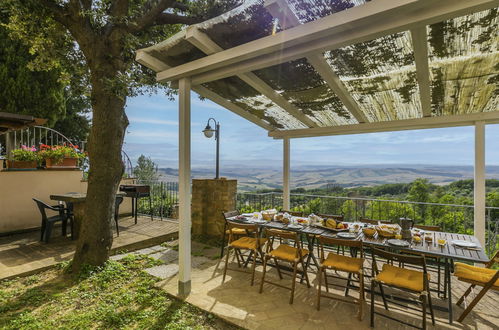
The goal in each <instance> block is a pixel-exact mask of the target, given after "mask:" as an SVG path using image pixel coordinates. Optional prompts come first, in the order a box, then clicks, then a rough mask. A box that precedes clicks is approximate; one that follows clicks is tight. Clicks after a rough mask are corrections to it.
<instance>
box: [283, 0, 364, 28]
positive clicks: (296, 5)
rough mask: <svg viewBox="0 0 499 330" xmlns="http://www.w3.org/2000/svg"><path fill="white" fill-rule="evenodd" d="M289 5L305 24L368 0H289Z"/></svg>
mask: <svg viewBox="0 0 499 330" xmlns="http://www.w3.org/2000/svg"><path fill="white" fill-rule="evenodd" d="M367 1H369V0H367ZM287 3H288V4H289V7H290V8H291V10H292V11H293V13H294V14H295V15H296V16H297V17H298V19H299V20H300V22H301V23H302V24H303V23H307V22H311V21H315V20H316V19H318V18H321V17H324V16H327V15H331V14H334V13H337V12H340V11H343V10H346V9H349V8H352V7H355V6H359V5H362V4H364V3H366V0H287Z"/></svg>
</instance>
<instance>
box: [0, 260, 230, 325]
mask: <svg viewBox="0 0 499 330" xmlns="http://www.w3.org/2000/svg"><path fill="white" fill-rule="evenodd" d="M157 264H158V261H157V260H155V259H152V258H150V257H147V256H144V255H128V256H126V257H125V258H123V259H121V260H119V261H112V260H110V261H108V262H107V263H106V264H105V265H104V266H103V267H98V268H96V267H85V268H84V269H83V270H82V272H81V273H80V274H79V276H78V278H77V279H75V278H74V277H72V276H70V275H69V274H67V273H66V272H65V267H64V266H67V264H64V265H63V266H61V267H57V268H54V269H51V270H48V271H45V272H42V273H39V274H37V275H32V276H29V277H24V278H17V279H14V280H6V281H1V282H0V329H54V328H57V329H88V328H98V329H103V328H106V329H122V328H125V329H131V328H134V329H135V328H139V329H187V328H189V329H236V327H234V326H233V325H230V324H228V323H225V322H224V321H222V320H221V319H219V318H217V317H215V316H213V315H212V314H210V313H206V312H204V311H202V310H200V309H198V308H196V307H194V306H192V305H190V304H187V303H185V302H182V301H180V300H177V299H175V298H172V297H171V296H169V295H168V294H167V293H166V292H164V291H163V290H161V289H159V288H156V287H155V286H154V284H155V282H157V281H158V279H156V278H155V277H153V276H151V275H149V274H147V273H146V272H144V271H143V269H144V268H148V267H152V266H154V265H157Z"/></svg>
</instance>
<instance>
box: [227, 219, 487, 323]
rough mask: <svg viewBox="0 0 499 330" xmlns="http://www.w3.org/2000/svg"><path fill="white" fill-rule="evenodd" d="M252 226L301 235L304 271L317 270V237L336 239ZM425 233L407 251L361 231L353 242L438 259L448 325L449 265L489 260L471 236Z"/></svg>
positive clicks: (272, 224) (314, 230)
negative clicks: (306, 252)
mask: <svg viewBox="0 0 499 330" xmlns="http://www.w3.org/2000/svg"><path fill="white" fill-rule="evenodd" d="M230 221H235V222H243V223H251V222H252V221H251V219H250V218H247V219H246V220H240V219H237V217H233V218H230ZM255 224H256V225H257V226H258V227H259V228H273V229H281V230H288V231H293V232H298V233H301V234H304V235H305V236H306V237H307V241H308V249H309V251H310V253H309V256H308V258H307V262H306V267H307V268H308V266H309V264H310V261H311V260H312V261H313V262H314V264H315V265H316V266H317V267H318V262H317V259H316V257H315V255H314V252H313V251H314V244H315V241H316V237H317V236H318V235H326V236H330V237H337V236H336V233H335V232H333V231H330V230H327V229H323V228H318V227H314V226H303V227H302V228H289V227H288V225H287V224H284V223H282V222H277V221H269V222H265V223H255ZM351 225H353V224H352V223H349V227H350V226H351ZM425 232H426V233H429V235H431V237H432V240H431V242H429V241H425V240H424V239H422V241H421V243H414V242H411V245H410V246H409V247H399V246H393V245H390V244H389V243H388V239H387V238H381V237H379V236H378V235H377V234H376V235H375V236H374V237H368V236H366V235H364V233H363V232H362V231H360V232H359V233H358V235H357V238H356V239H357V240H362V242H363V243H364V244H365V245H366V247H369V246H374V247H378V248H379V247H381V248H385V249H386V248H389V249H391V250H395V251H400V252H409V253H419V254H422V255H424V256H425V257H436V258H438V259H441V260H443V261H444V272H445V283H444V290H446V297H447V302H448V313H449V323H450V324H452V321H453V320H452V318H453V310H452V294H451V292H452V286H451V283H452V281H451V271H452V269H451V268H452V265H453V262H454V261H455V260H460V261H465V262H473V263H483V264H485V263H487V262H489V258H488V256H487V254H486V253H485V251H484V249H483V248H482V247H481V244H480V242H479V241H478V239H477V238H476V237H474V236H472V235H464V234H456V233H447V232H430V231H425ZM439 239H445V240H446V244H445V245H444V246H440V245H439V244H438V240H439ZM454 240H463V241H467V242H472V243H475V244H476V245H477V247H476V248H473V249H466V248H461V247H458V246H456V245H454V244H452V241H454Z"/></svg>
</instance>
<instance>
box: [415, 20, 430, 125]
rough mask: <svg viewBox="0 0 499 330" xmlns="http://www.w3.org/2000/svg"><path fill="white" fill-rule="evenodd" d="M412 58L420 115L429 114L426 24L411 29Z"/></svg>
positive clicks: (426, 115) (428, 115)
mask: <svg viewBox="0 0 499 330" xmlns="http://www.w3.org/2000/svg"><path fill="white" fill-rule="evenodd" d="M411 37H412V47H413V49H414V60H415V62H416V78H417V80H418V85H419V98H420V102H421V112H422V117H430V116H431V82H430V66H429V64H428V41H427V36H426V26H421V27H417V28H414V29H412V30H411Z"/></svg>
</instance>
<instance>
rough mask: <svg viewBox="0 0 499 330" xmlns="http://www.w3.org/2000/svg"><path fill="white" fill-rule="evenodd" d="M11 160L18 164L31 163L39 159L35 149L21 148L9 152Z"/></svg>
mask: <svg viewBox="0 0 499 330" xmlns="http://www.w3.org/2000/svg"><path fill="white" fill-rule="evenodd" d="M10 158H11V160H15V161H20V162H32V161H38V160H39V159H40V157H39V155H38V152H37V150H36V148H35V147H26V146H22V147H21V148H19V149H14V150H12V151H11V157H10Z"/></svg>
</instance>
